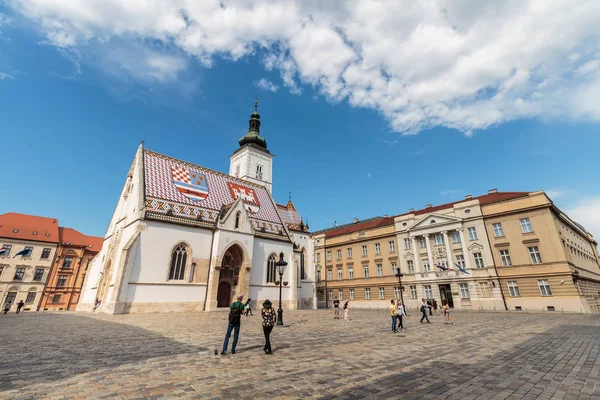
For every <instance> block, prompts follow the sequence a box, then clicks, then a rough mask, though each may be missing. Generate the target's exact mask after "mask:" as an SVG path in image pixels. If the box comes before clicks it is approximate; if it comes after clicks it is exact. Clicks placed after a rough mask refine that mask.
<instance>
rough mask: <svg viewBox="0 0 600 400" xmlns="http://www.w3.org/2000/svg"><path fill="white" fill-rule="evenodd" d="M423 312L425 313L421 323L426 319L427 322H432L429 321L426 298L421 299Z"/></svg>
mask: <svg viewBox="0 0 600 400" xmlns="http://www.w3.org/2000/svg"><path fill="white" fill-rule="evenodd" d="M421 314H423V316H422V317H421V323H423V320H424V319H426V320H427V323H428V324H430V323H431V322H429V317H428V316H427V303H426V302H425V299H424V298H423V299H421Z"/></svg>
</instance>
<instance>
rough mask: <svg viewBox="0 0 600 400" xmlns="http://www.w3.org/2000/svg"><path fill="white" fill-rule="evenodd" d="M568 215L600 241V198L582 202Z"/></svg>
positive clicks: (569, 210)
mask: <svg viewBox="0 0 600 400" xmlns="http://www.w3.org/2000/svg"><path fill="white" fill-rule="evenodd" d="M566 213H567V215H568V216H569V217H571V218H572V219H573V220H574V221H576V222H578V223H580V224H581V225H583V227H584V228H585V229H586V230H587V231H589V232H590V233H591V234H592V235H594V238H595V239H596V240H599V239H600V197H596V198H590V199H586V200H582V201H580V202H579V203H578V204H576V205H575V206H574V207H572V208H570V209H568V210H567V211H566Z"/></svg>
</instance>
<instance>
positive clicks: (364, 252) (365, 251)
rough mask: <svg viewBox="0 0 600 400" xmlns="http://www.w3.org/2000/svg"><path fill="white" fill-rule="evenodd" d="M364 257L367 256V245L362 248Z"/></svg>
mask: <svg viewBox="0 0 600 400" xmlns="http://www.w3.org/2000/svg"><path fill="white" fill-rule="evenodd" d="M362 255H363V257H364V256H366V255H367V246H366V245H365V246H363V247H362Z"/></svg>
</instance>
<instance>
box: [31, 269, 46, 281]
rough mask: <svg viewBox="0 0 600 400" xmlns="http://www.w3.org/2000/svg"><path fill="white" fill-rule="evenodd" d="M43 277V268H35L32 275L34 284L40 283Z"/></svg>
mask: <svg viewBox="0 0 600 400" xmlns="http://www.w3.org/2000/svg"><path fill="white" fill-rule="evenodd" d="M43 277H44V268H36V269H35V274H34V275H33V281H34V282H40V281H41V280H42V278H43Z"/></svg>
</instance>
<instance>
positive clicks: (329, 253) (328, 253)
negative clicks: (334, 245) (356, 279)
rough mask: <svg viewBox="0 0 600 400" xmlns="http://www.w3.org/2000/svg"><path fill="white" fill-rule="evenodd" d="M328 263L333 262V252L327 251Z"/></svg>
mask: <svg viewBox="0 0 600 400" xmlns="http://www.w3.org/2000/svg"><path fill="white" fill-rule="evenodd" d="M327 261H331V251H330V250H328V251H327Z"/></svg>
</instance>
